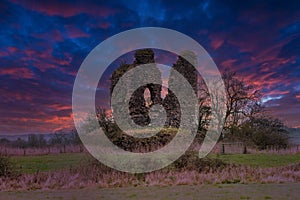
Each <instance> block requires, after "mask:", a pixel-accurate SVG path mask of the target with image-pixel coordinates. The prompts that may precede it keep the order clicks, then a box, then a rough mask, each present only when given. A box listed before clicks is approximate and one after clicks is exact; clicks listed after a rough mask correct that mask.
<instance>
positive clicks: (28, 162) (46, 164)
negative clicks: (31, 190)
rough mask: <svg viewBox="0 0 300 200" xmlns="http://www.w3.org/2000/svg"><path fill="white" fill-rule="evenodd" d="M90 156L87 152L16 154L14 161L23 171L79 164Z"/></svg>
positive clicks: (61, 167)
mask: <svg viewBox="0 0 300 200" xmlns="http://www.w3.org/2000/svg"><path fill="white" fill-rule="evenodd" d="M89 158H90V156H89V155H88V154H85V153H64V154H51V155H42V156H14V157H12V161H13V163H14V164H15V166H16V169H20V170H21V172H22V173H35V172H37V171H39V172H45V171H53V170H60V169H66V168H70V167H72V166H78V165H79V164H82V163H83V162H84V161H85V160H87V159H89Z"/></svg>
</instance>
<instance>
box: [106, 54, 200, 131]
mask: <svg viewBox="0 0 300 200" xmlns="http://www.w3.org/2000/svg"><path fill="white" fill-rule="evenodd" d="M183 55H184V56H188V57H189V58H190V59H191V60H192V64H197V59H196V56H195V54H193V53H192V52H188V51H185V52H182V54H181V56H178V60H177V62H176V63H175V64H174V65H173V66H172V67H173V69H175V70H177V71H178V72H179V73H180V74H182V75H183V76H184V77H185V78H186V79H187V81H188V82H189V83H190V85H191V86H192V88H193V89H194V91H195V93H196V94H197V71H196V69H195V68H194V66H193V65H192V64H191V63H190V62H188V61H187V60H185V59H184V58H183V57H182V56H183ZM134 57H135V60H134V62H133V63H132V64H122V65H120V67H119V68H118V69H116V70H115V71H114V72H113V74H112V77H111V88H110V93H111V94H112V91H113V88H114V87H115V85H116V84H117V82H118V80H119V79H120V78H121V77H122V76H123V75H124V74H125V73H126V72H127V71H129V70H130V69H133V68H134V67H136V66H138V65H142V64H151V63H152V64H153V65H155V61H154V52H153V50H151V49H141V50H137V51H136V52H135V55H134ZM156 69H157V70H155V71H154V72H152V75H153V76H154V77H155V80H157V82H159V83H160V85H156V84H148V85H144V86H141V87H139V88H138V89H137V90H136V91H132V89H131V88H132V87H131V85H132V84H133V81H134V78H132V79H131V80H128V82H126V83H125V84H126V86H124V87H125V88H128V89H127V90H126V91H122V92H124V95H126V93H128V94H130V93H132V96H131V98H130V101H129V105H128V106H129V110H130V115H131V118H132V120H133V121H134V122H135V123H136V124H138V125H141V126H145V125H147V124H149V122H150V118H149V116H148V113H149V107H150V106H151V105H152V104H157V103H158V104H162V105H163V106H164V108H165V109H166V114H167V121H166V123H165V125H166V126H172V127H179V125H180V116H181V113H180V105H179V102H178V100H177V98H176V96H175V95H174V93H173V92H172V91H170V90H168V94H167V96H166V97H165V99H164V100H163V99H162V98H161V90H162V86H161V85H162V84H161V83H162V80H161V77H162V76H161V72H160V70H159V69H158V68H156ZM172 84H176V85H177V86H178V84H179V88H180V89H182V90H183V91H184V90H185V88H184V86H182V88H181V85H180V84H181V83H178V81H177V80H175V77H174V74H172V73H170V77H169V81H168V85H169V87H170V86H171V85H172ZM146 88H148V89H149V91H150V96H151V104H150V106H147V105H146V102H145V98H144V92H145V90H146ZM177 88H178V87H177ZM120 103H122V102H120ZM191 118H193V116H191Z"/></svg>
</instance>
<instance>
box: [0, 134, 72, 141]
mask: <svg viewBox="0 0 300 200" xmlns="http://www.w3.org/2000/svg"><path fill="white" fill-rule="evenodd" d="M29 135H30V134H25V135H0V140H1V139H3V138H5V139H7V140H9V141H16V140H17V139H18V138H20V139H22V140H24V141H28V136H29ZM35 135H39V134H35ZM41 135H43V136H44V139H45V140H46V141H49V140H51V139H52V138H53V137H54V133H48V134H41ZM65 135H66V136H67V137H68V136H69V137H70V136H71V134H65Z"/></svg>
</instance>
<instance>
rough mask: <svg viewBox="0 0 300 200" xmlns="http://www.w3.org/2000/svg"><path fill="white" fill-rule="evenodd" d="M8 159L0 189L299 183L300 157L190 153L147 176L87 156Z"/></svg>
mask: <svg viewBox="0 0 300 200" xmlns="http://www.w3.org/2000/svg"><path fill="white" fill-rule="evenodd" d="M10 160H11V161H12V166H14V168H15V173H12V174H8V175H7V176H2V177H0V190H9V191H11V190H39V189H42V190H49V189H50V190H56V189H78V188H85V187H100V188H109V187H131V186H146V187H148V186H176V185H199V184H200V185H201V184H232V183H234V184H237V183H243V184H249V183H294V182H299V181H300V173H299V171H300V154H289V155H277V154H242V155H237V154H236V155H234V154H233V155H216V154H213V155H209V156H208V157H206V158H203V159H199V158H198V157H197V154H196V153H195V152H187V153H186V154H185V155H184V156H182V157H181V158H180V159H179V160H177V161H176V162H174V163H173V164H171V165H170V166H168V167H166V168H164V169H161V170H158V171H154V172H150V173H144V174H128V173H123V172H119V171H116V170H113V169H111V168H108V167H106V166H104V165H102V164H101V163H99V162H98V161H97V160H95V159H93V158H92V157H91V156H89V155H88V154H84V153H81V154H57V155H47V156H26V157H12V158H11V159H10Z"/></svg>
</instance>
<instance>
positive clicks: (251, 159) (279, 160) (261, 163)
mask: <svg viewBox="0 0 300 200" xmlns="http://www.w3.org/2000/svg"><path fill="white" fill-rule="evenodd" d="M210 157H212V158H219V159H221V160H223V161H225V162H227V163H235V164H242V165H248V166H253V167H278V166H285V165H289V164H294V163H299V162H300V154H299V153H297V154H227V155H226V154H225V155H216V154H213V155H210Z"/></svg>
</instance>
